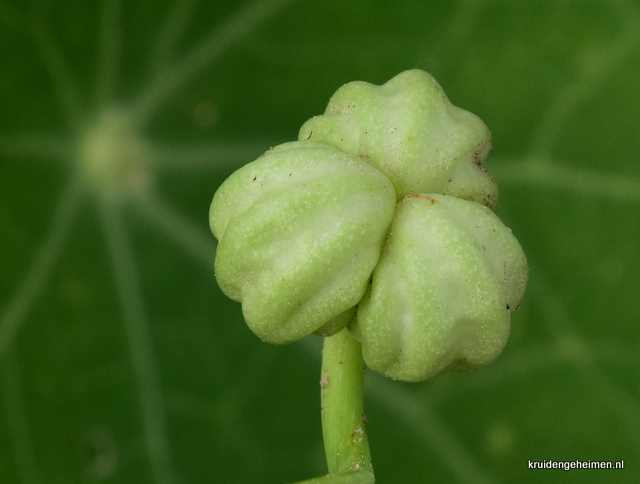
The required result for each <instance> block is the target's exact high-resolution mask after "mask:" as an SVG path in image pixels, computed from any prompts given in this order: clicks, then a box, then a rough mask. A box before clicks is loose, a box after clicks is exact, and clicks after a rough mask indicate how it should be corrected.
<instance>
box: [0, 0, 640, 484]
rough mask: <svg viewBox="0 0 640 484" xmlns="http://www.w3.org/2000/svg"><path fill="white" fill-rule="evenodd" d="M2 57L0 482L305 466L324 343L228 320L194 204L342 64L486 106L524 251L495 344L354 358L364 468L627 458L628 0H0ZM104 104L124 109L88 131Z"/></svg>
mask: <svg viewBox="0 0 640 484" xmlns="http://www.w3.org/2000/svg"><path fill="white" fill-rule="evenodd" d="M0 58H2V59H4V67H3V69H2V70H1V71H0V112H1V113H2V117H1V118H0V240H1V241H2V242H1V243H0V384H1V386H0V476H2V478H1V480H2V481H3V482H11V483H13V482H22V483H69V482H73V483H75V482H109V483H130V482H139V483H146V482H149V483H152V482H153V483H205V482H228V483H248V482H261V483H266V484H269V483H274V484H275V483H285V482H292V481H296V480H302V479H308V478H311V477H314V476H319V475H321V474H324V473H325V472H326V469H325V465H324V455H323V449H322V441H321V431H320V421H319V386H318V380H319V366H320V365H319V358H320V343H321V342H320V340H319V338H315V337H314V338H308V339H307V340H305V341H303V342H300V343H296V344H292V345H288V346H283V347H275V346H270V345H267V344H264V343H262V342H260V341H259V340H258V339H257V338H256V337H255V336H253V335H252V334H251V333H250V332H249V330H248V329H247V328H246V325H245V324H244V323H243V321H242V315H241V310H240V306H239V305H238V304H236V303H234V302H232V301H229V300H227V299H226V298H225V297H224V296H223V295H222V294H221V292H220V290H219V289H218V286H217V284H216V282H215V278H214V276H213V269H212V267H213V259H214V254H215V240H214V239H213V237H212V236H211V235H210V233H209V231H208V220H207V211H208V206H209V203H210V200H211V198H212V196H213V193H214V192H215V190H216V188H217V187H218V185H219V184H220V183H221V182H222V181H223V180H224V179H225V177H226V176H228V175H229V173H231V172H232V171H233V170H234V169H235V168H237V167H239V166H241V165H242V164H244V163H246V162H248V161H251V160H252V159H254V158H255V157H257V156H258V155H259V154H260V153H261V152H262V151H264V150H265V149H267V148H268V147H269V146H271V145H276V144H278V143H281V142H283V141H287V140H293V139H295V137H296V135H297V130H298V128H299V127H300V125H301V124H302V123H303V122H304V121H305V120H306V119H308V118H309V117H311V116H313V115H316V114H320V113H321V112H322V111H323V109H324V106H325V105H326V103H327V101H328V99H329V97H330V96H331V94H332V93H333V92H334V91H335V90H336V89H337V88H338V87H339V86H340V85H341V84H343V83H345V82H348V81H353V80H365V81H369V82H373V83H377V84H380V83H383V82H386V81H387V80H389V79H390V78H391V77H393V76H394V75H396V74H397V73H399V72H401V71H403V70H405V69H409V68H422V69H424V70H426V71H428V72H430V73H431V74H433V75H434V76H435V77H436V79H438V81H439V82H440V84H441V85H442V86H443V88H444V90H445V92H446V93H447V94H448V96H449V97H450V99H451V100H452V102H453V103H454V104H456V105H458V106H461V107H463V108H465V109H468V110H469V111H471V112H473V113H475V114H477V115H479V116H480V117H481V118H482V119H483V120H484V121H485V122H486V123H487V125H488V126H489V127H490V129H491V130H492V134H493V141H494V147H495V151H494V153H493V154H492V155H491V156H490V158H489V160H488V161H487V164H486V166H487V169H488V170H489V171H490V172H491V173H492V174H493V175H494V176H495V178H496V179H497V181H498V182H499V184H500V186H501V193H500V200H499V202H498V205H497V209H496V210H497V212H498V214H499V215H500V216H501V217H502V218H503V220H504V221H505V223H506V224H507V225H508V226H510V227H511V228H512V229H513V231H514V233H515V234H516V236H517V237H518V239H519V240H520V241H521V243H522V245H523V247H524V249H525V252H526V253H527V255H528V258H529V261H530V266H531V277H530V282H529V288H528V292H527V294H526V296H525V302H524V304H523V306H522V308H521V309H520V310H519V311H517V312H516V313H514V317H513V331H512V336H511V339H510V341H509V344H508V345H507V349H506V350H505V352H504V354H503V355H502V356H501V357H500V358H499V359H498V360H497V361H496V362H495V363H493V364H492V365H490V366H489V367H487V368H485V369H482V370H479V371H476V372H465V373H447V374H442V375H440V376H438V377H436V378H434V379H432V380H429V381H427V382H424V383H421V384H417V385H410V384H403V383H400V382H393V381H388V380H385V379H383V378H382V377H379V376H377V375H373V374H368V375H367V381H366V386H367V396H366V398H367V400H366V402H365V407H366V409H367V415H368V417H369V421H370V422H371V423H370V424H369V427H368V430H369V437H370V441H371V446H372V454H373V459H374V468H375V470H376V476H377V480H378V482H380V483H414V482H416V483H418V482H468V483H478V482H505V483H506V482H516V481H517V482H531V483H537V482H612V483H613V482H615V483H624V482H629V483H631V482H638V479H640V472H639V471H638V462H637V456H638V455H640V404H639V403H638V402H639V401H640V386H639V385H638V381H639V380H638V373H639V371H638V370H639V369H640V357H639V356H638V347H639V346H638V345H639V343H640V330H639V329H638V328H639V327H638V321H640V304H638V288H639V287H640V257H639V256H638V252H639V248H640V247H639V241H640V210H639V206H640V165H639V164H638V154H637V140H638V139H640V124H639V123H638V119H640V90H639V89H638V86H639V85H640V82H639V81H640V4H639V3H638V2H636V1H632V0H626V1H625V0H620V1H571V0H561V1H556V2H553V1H547V2H538V1H533V0H527V1H521V2H507V1H491V2H489V1H470V0H464V1H463V0H460V1H452V2H418V1H412V0H399V1H397V2H388V1H382V0H372V1H368V2H367V1H364V0H341V1H337V0H321V1H318V2H303V1H293V0H289V1H284V0H279V1H268V0H255V1H253V2H246V1H240V2H224V3H223V2H196V1H195V0H183V1H180V0H175V1H170V2H169V1H162V0H160V1H156V2H146V1H143V0H135V1H130V2H124V1H117V0H104V1H101V2H82V1H80V0H65V1H60V2H49V1H46V0H31V1H24V0H0ZM115 107H118V108H119V109H121V110H124V111H113V109H114V108H115ZM110 110H111V111H110ZM108 112H112V113H113V112H116V113H117V112H120V113H122V112H124V113H129V114H130V115H131V116H132V119H133V124H132V125H131V128H130V129H122V130H121V131H120V132H119V133H116V135H113V136H112V137H111V138H110V139H107V141H105V142H104V144H102V145H97V144H87V143H88V141H87V140H88V139H89V137H90V136H91V135H92V134H93V135H95V134H96V132H97V131H96V129H97V128H96V126H98V124H96V123H100V122H104V120H105V119H106V118H105V116H106V115H107V113H108ZM103 126H104V125H103ZM119 126H120V128H122V126H121V125H119ZM92 130H93V131H92ZM104 132H105V131H100V133H104ZM105 139H106V138H105ZM127 139H128V142H129V143H130V144H128V145H125V141H126V140H127ZM96 146H97V148H96ZM123 147H124V148H123ZM89 148H92V149H93V151H91V153H93V155H92V156H93V158H91V159H92V160H94V161H95V160H97V159H103V158H101V157H102V156H103V157H104V160H107V161H106V162H105V163H106V165H87V160H88V159H89V157H88V155H87V153H88V151H87V150H88V149H89ZM116 149H120V151H115V150H116ZM83 150H84V151H83ZM109 156H111V158H109ZM118 162H122V163H123V168H122V171H121V172H118V173H116V169H115V168H114V166H115V164H117V163H118ZM88 166H92V167H93V168H92V169H96V170H98V172H99V173H101V175H95V172H91V171H87V170H89V169H88V168H87V167H88ZM96 166H97V167H96ZM100 166H102V168H100ZM101 169H102V171H100V170H101ZM90 173H94V174H93V175H91V174H90ZM114 174H116V175H118V176H117V177H116V182H115V183H114V182H113V181H111V182H109V181H108V177H109V176H110V175H114ZM549 459H552V460H556V461H576V460H580V461H587V460H591V461H619V460H623V459H624V460H625V469H624V470H622V471H620V470H570V471H563V470H535V471H534V470H528V469H527V467H528V466H527V464H528V461H529V460H531V461H542V460H549Z"/></svg>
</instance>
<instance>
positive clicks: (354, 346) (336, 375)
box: [320, 328, 373, 482]
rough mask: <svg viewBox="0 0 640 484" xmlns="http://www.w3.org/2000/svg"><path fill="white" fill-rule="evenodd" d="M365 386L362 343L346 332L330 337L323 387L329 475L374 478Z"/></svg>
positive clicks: (326, 344)
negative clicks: (364, 474) (357, 474)
mask: <svg viewBox="0 0 640 484" xmlns="http://www.w3.org/2000/svg"><path fill="white" fill-rule="evenodd" d="M363 386H364V360H363V359H362V346H361V345H360V343H359V342H358V341H356V340H355V339H354V338H353V337H352V336H351V333H349V331H348V330H347V329H346V328H345V329H343V330H342V331H340V332H339V333H338V334H336V335H334V336H329V337H326V338H325V339H324V348H323V350H322V372H321V380H320V387H321V401H322V434H323V437H324V449H325V453H326V456H327V466H328V467H329V474H345V473H348V472H352V471H361V470H362V471H367V472H368V473H370V474H371V476H373V466H372V465H371V452H370V451H369V441H368V440H367V432H366V429H365V424H364V421H363V418H364V413H363ZM371 482H373V480H372V481H371Z"/></svg>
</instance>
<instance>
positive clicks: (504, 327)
mask: <svg viewBox="0 0 640 484" xmlns="http://www.w3.org/2000/svg"><path fill="white" fill-rule="evenodd" d="M526 279H527V263H526V259H525V256H524V253H523V252H522V249H521V247H520V245H519V244H518V241H517V240H516V239H515V237H514V236H513V234H512V233H511V231H510V230H509V229H508V228H507V227H505V226H504V225H503V224H502V222H501V221H500V219H499V218H498V217H497V216H496V215H495V214H494V213H493V212H492V211H491V210H489V209H488V208H487V207H485V206H483V205H481V204H478V203H475V202H471V201H468V200H462V199H459V198H456V197H452V196H448V195H439V194H423V195H409V196H407V197H405V198H404V199H402V200H401V201H400V202H399V203H398V207H397V210H396V214H395V218H394V221H393V223H392V224H391V227H390V229H389V233H388V235H387V238H386V240H385V244H384V246H383V249H382V256H381V257H380V260H379V262H378V264H377V265H376V268H375V270H374V271H373V279H372V284H371V286H370V287H369V289H368V290H367V293H366V294H365V296H364V297H363V299H362V301H360V304H359V305H358V315H357V320H356V321H355V322H354V323H353V324H352V327H351V329H352V331H353V332H354V334H355V335H356V336H357V338H358V339H359V340H360V341H361V342H362V347H363V353H364V358H365V361H366V363H367V365H368V366H369V367H370V368H371V369H373V370H375V371H377V372H379V373H381V374H383V375H385V376H389V377H392V378H395V379H398V380H404V381H421V380H425V379H427V378H429V377H431V376H433V375H435V374H436V373H438V372H439V371H441V370H443V369H445V368H459V369H467V368H477V367H480V366H483V365H486V364H488V363H490V362H491V361H493V360H494V359H495V358H497V357H498V355H499V354H500V353H501V352H502V349H503V348H504V345H505V344H506V342H507V338H508V336H509V330H510V313H511V311H513V310H514V309H515V308H517V307H518V305H519V304H520V302H521V300H522V296H523V293H524V288H525V283H526Z"/></svg>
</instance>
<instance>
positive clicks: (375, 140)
mask: <svg viewBox="0 0 640 484" xmlns="http://www.w3.org/2000/svg"><path fill="white" fill-rule="evenodd" d="M298 139H299V140H310V141H316V142H322V143H326V144H329V145H331V146H334V147H336V148H339V149H341V150H343V151H345V152H347V153H350V154H351V155H354V156H358V157H359V158H361V159H363V160H365V161H366V162H367V163H370V164H371V165H372V166H375V167H376V168H378V169H379V170H380V171H382V173H384V174H385V175H386V176H387V177H388V178H389V179H390V180H391V182H392V183H393V185H394V187H395V189H396V195H397V197H398V199H401V198H402V197H404V196H405V195H407V194H410V193H444V194H447V195H453V196H456V197H459V198H463V199H466V200H473V201H476V202H479V203H482V204H484V205H486V206H488V207H492V206H493V205H494V204H495V202H496V199H497V196H498V188H497V185H496V184H495V182H494V181H493V179H492V178H491V176H489V174H488V173H487V172H486V171H485V170H484V167H483V163H484V160H485V158H486V156H487V154H488V153H489V151H491V134H490V132H489V129H488V128H487V126H486V125H485V124H484V123H483V122H482V120H480V118H478V117H477V116H476V115H474V114H472V113H470V112H468V111H465V110H464V109H460V108H458V107H456V106H454V105H453V104H451V102H450V101H449V99H448V98H447V96H446V95H445V93H444V92H443V90H442V88H441V87H440V85H439V84H438V83H437V82H436V80H435V79H434V78H433V77H432V76H431V75H429V74H427V73H426V72H424V71H421V70H418V69H413V70H409V71H405V72H403V73H401V74H398V75H397V76H396V77H394V78H393V79H391V80H390V81H389V82H387V83H386V84H383V85H381V86H376V85H374V84H370V83H367V82H360V81H357V82H351V83H348V84H345V85H344V86H342V87H341V88H340V89H338V91H337V92H336V93H335V94H334V95H333V97H332V98H331V100H330V101H329V104H328V106H327V109H326V111H325V113H324V114H323V115H320V116H316V117H314V118H311V119H310V120H309V121H307V122H306V123H305V124H304V125H303V126H302V128H301V129H300V133H299V136H298Z"/></svg>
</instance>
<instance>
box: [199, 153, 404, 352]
mask: <svg viewBox="0 0 640 484" xmlns="http://www.w3.org/2000/svg"><path fill="white" fill-rule="evenodd" d="M395 204H396V195H395V192H394V189H393V186H392V185H391V182H390V181H389V180H388V179H387V178H386V177H385V176H384V175H383V174H382V173H380V172H379V171H378V170H377V169H375V168H373V167H372V166H370V165H368V164H366V163H364V162H363V161H362V160H360V159H358V158H355V157H352V156H350V155H348V154H347V153H344V152H342V151H339V150H337V149H335V148H332V147H331V146H328V145H323V144H318V143H311V142H293V143H286V144H284V145H280V146H278V147H276V148H273V149H271V150H269V151H268V152H267V153H265V154H264V155H262V156H261V157H260V158H258V159H257V160H256V161H254V162H252V163H249V164H247V165H245V166H244V167H242V168H240V169H239V170H237V171H236V172H235V173H233V174H232V175H231V176H230V177H229V178H228V179H227V180H226V181H225V182H224V183H223V184H222V185H221V186H220V188H219V189H218V191H217V192H216V194H215V196H214V198H213V202H212V204H211V210H210V216H209V220H210V225H211V230H212V231H213V234H214V235H215V236H216V238H217V239H218V241H219V244H218V249H217V253H216V261H215V270H216V277H217V279H218V283H219V285H220V287H221V288H222V290H223V292H224V293H225V294H226V295H227V296H229V297H230V298H231V299H234V300H236V301H241V302H242V310H243V313H244V317H245V320H246V321H247V324H248V325H249V327H250V328H251V329H252V330H253V332H254V333H256V334H257V335H258V336H259V337H260V338H262V339H263V340H265V341H268V342H271V343H287V342H291V341H295V340H297V339H300V338H302V337H304V336H306V335H308V334H310V333H312V332H315V331H320V332H325V333H333V332H337V331H338V330H340V329H341V328H343V327H344V326H345V325H346V324H347V323H348V320H349V317H350V314H351V312H352V311H353V309H352V308H353V307H354V306H355V305H356V304H357V303H358V301H359V300H360V299H361V297H362V295H363V293H364V291H365V289H366V286H367V283H368V280H369V278H370V276H371V273H372V271H373V268H374V267H375V265H376V263H377V261H378V258H379V256H380V248H381V247H382V243H383V241H384V236H385V234H386V231H387V229H388V227H389V225H390V223H391V219H392V217H393V212H394V210H395Z"/></svg>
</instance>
